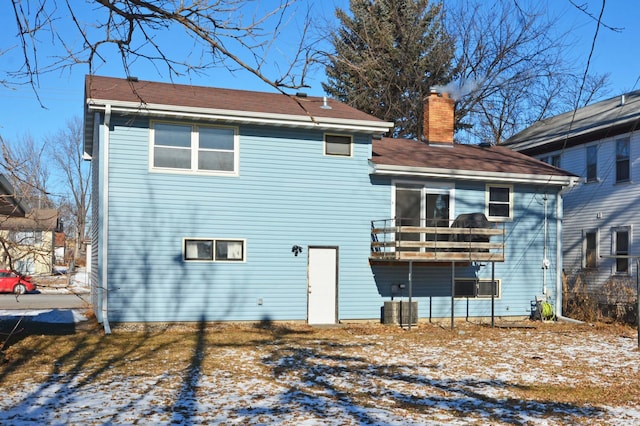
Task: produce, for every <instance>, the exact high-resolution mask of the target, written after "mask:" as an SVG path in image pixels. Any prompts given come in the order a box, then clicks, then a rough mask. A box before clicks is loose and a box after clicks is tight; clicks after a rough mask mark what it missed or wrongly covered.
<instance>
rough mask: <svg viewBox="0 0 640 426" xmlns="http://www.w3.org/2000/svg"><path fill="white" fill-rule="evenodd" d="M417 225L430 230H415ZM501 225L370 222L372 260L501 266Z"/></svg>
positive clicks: (502, 231) (431, 221)
mask: <svg viewBox="0 0 640 426" xmlns="http://www.w3.org/2000/svg"><path fill="white" fill-rule="evenodd" d="M416 222H419V223H420V225H432V226H416V225H414V224H415V223H416ZM504 248H505V228H504V224H502V226H499V227H491V228H460V227H451V226H450V223H449V221H445V222H442V221H440V222H438V221H435V220H433V219H428V220H420V221H418V220H416V219H414V220H403V219H397V218H394V219H384V220H376V221H372V222H371V259H372V260H383V261H410V260H412V261H422V262H483V261H484V262H504Z"/></svg>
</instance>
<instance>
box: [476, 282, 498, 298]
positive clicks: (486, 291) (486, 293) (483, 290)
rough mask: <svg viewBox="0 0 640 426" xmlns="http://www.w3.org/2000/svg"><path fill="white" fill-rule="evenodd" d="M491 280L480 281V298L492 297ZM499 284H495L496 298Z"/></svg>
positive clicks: (494, 294) (494, 293)
mask: <svg viewBox="0 0 640 426" xmlns="http://www.w3.org/2000/svg"><path fill="white" fill-rule="evenodd" d="M491 289H492V285H491V280H489V281H478V297H491ZM498 290H499V289H498V282H497V281H496V282H495V288H494V292H493V296H494V297H498V295H499V292H498Z"/></svg>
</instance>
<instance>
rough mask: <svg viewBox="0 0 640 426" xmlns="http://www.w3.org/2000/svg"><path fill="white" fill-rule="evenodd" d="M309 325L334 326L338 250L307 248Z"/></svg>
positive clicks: (333, 248) (331, 248) (335, 248)
mask: <svg viewBox="0 0 640 426" xmlns="http://www.w3.org/2000/svg"><path fill="white" fill-rule="evenodd" d="M308 279H309V284H308V285H309V287H308V293H309V299H308V307H307V322H308V323H309V324H335V323H336V320H337V315H336V306H337V301H336V295H337V291H338V248H337V247H309V269H308Z"/></svg>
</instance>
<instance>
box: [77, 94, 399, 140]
mask: <svg viewBox="0 0 640 426" xmlns="http://www.w3.org/2000/svg"><path fill="white" fill-rule="evenodd" d="M107 105H110V106H111V111H112V112H119V113H123V114H138V115H139V114H143V115H148V116H161V117H176V118H191V119H199V120H203V119H206V120H214V121H216V120H218V121H225V122H232V123H242V124H262V125H265V124H267V125H274V126H283V127H303V128H315V129H324V130H348V131H357V132H362V133H367V134H382V133H386V132H387V131H389V129H390V128H392V127H393V123H389V122H384V121H373V120H354V119H343V118H334V117H315V116H311V115H288V114H275V113H261V112H252V111H236V110H223V109H210V108H199V107H185V106H180V105H164V104H141V103H139V102H125V101H111V100H108V99H91V98H89V99H87V108H88V110H89V111H103V110H104V109H105V108H106V106H107Z"/></svg>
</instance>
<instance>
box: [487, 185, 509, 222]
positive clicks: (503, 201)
mask: <svg viewBox="0 0 640 426" xmlns="http://www.w3.org/2000/svg"><path fill="white" fill-rule="evenodd" d="M487 218H488V219H489V220H496V221H505V220H511V219H513V186H511V185H487Z"/></svg>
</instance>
